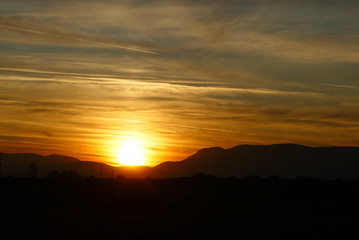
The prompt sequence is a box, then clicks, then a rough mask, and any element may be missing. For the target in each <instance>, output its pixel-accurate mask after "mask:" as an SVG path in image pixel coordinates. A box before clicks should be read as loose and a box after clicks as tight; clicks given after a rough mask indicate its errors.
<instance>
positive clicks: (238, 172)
mask: <svg viewBox="0 0 359 240" xmlns="http://www.w3.org/2000/svg"><path fill="white" fill-rule="evenodd" d="M2 158H3V169H2V172H3V176H9V175H11V176H29V175H31V174H35V173H36V174H38V175H39V176H40V177H42V176H47V174H48V173H49V172H50V171H52V170H55V171H58V172H59V173H61V172H64V171H76V172H77V173H79V174H81V175H83V176H90V175H92V176H95V177H115V176H117V175H122V176H124V177H158V178H167V177H184V176H193V175H195V174H197V173H205V174H210V175H215V176H218V177H231V176H234V177H244V176H250V175H258V176H263V177H266V176H271V175H276V176H279V177H287V178H293V177H297V176H309V177H315V178H322V179H334V178H343V179H353V178H359V147H307V146H303V145H298V144H274V145H239V146H236V147H233V148H229V149H223V148H220V147H212V148H204V149H201V150H199V151H197V152H196V153H195V154H193V155H192V156H189V157H188V158H186V159H184V160H182V161H178V162H164V163H161V164H159V165H157V166H155V167H152V168H151V167H112V166H109V165H106V164H102V163H98V162H87V161H80V160H79V159H76V158H72V157H67V156H61V155H50V156H41V155H37V154H27V153H23V154H7V153H3V154H2ZM31 164H33V165H31ZM34 164H35V165H34ZM31 166H32V167H31ZM31 168H32V169H31ZM34 168H36V169H34ZM35 170H36V171H35Z"/></svg>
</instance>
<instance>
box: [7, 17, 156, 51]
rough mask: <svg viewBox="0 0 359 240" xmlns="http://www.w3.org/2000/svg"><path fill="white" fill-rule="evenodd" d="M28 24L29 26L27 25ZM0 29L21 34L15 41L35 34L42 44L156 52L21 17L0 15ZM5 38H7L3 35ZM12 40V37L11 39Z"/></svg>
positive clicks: (25, 39)
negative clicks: (63, 29)
mask: <svg viewBox="0 0 359 240" xmlns="http://www.w3.org/2000/svg"><path fill="white" fill-rule="evenodd" d="M27 25H30V28H29V27H27ZM0 29H2V30H3V31H4V30H5V31H11V32H13V31H14V32H19V33H21V34H23V35H24V36H22V37H21V38H17V41H20V42H21V41H25V42H27V41H29V38H31V37H33V36H36V37H40V38H43V41H42V42H41V43H42V44H51V42H49V40H50V41H52V43H53V44H56V43H57V44H72V43H77V46H81V45H85V46H94V47H104V48H119V49H124V50H130V51H137V52H143V53H150V54H158V53H157V52H154V51H150V50H147V49H149V48H148V47H144V46H136V45H134V44H128V43H127V44H126V43H118V42H112V41H108V40H104V39H99V38H96V37H93V36H86V35H78V34H74V33H71V32H69V31H67V32H65V31H59V28H57V30H58V31H54V30H52V31H51V30H50V28H46V27H43V26H41V25H40V24H39V23H37V22H34V21H31V19H30V22H29V21H28V19H26V18H25V19H23V18H22V17H5V18H4V17H2V18H0ZM5 40H9V39H7V38H6V37H5ZM11 40H12V41H14V39H11Z"/></svg>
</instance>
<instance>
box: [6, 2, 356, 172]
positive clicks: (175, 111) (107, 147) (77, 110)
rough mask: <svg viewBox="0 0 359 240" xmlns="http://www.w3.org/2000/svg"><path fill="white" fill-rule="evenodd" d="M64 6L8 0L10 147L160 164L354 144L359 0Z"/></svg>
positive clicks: (114, 162)
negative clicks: (255, 148)
mask: <svg viewBox="0 0 359 240" xmlns="http://www.w3.org/2000/svg"><path fill="white" fill-rule="evenodd" d="M65 2H66V4H65ZM65 2H64V3H62V2H61V1H58V2H57V4H53V1H47V0H36V1H20V0H2V1H0V9H1V10H2V12H1V13H0V49H1V53H2V54H1V56H0V116H1V118H0V148H1V149H0V150H1V151H3V152H33V153H39V154H54V153H56V154H63V155H69V156H74V157H77V158H79V159H81V160H86V161H98V162H105V163H108V164H112V165H146V166H155V165H157V164H159V163H161V162H163V161H178V160H183V159H185V158H186V157H187V156H189V155H190V154H193V153H194V152H195V151H196V150H198V149H199V148H203V147H211V146H220V147H223V148H229V147H232V146H234V145H238V144H272V143H279V142H293V143H299V144H304V145H312V146H321V145H358V139H359V131H358V129H359V125H358V122H359V112H358V109H359V98H358V96H359V86H358V78H359V67H358V66H359V60H358V59H359V57H358V56H359V55H358V52H359V51H358V49H359V46H358V36H359V32H358V29H359V24H358V21H357V15H358V14H357V13H356V12H355V11H354V10H353V9H358V3H356V2H355V1H348V2H346V3H343V2H340V3H339V1H329V2H328V1H324V0H320V1H315V3H312V2H310V3H309V2H308V1H304V0H298V1H295V2H286V3H285V4H283V1H278V0H275V1H273V2H272V1H271V2H270V3H269V2H268V1H265V0H258V1H246V0H238V1H224V2H223V1H212V0H208V1H196V4H193V2H192V1H163V0H154V1H144V0H132V1H117V0H111V1H107V0H105V1H103V0H101V1H100V0H93V1H91V3H89V1H87V2H86V1H65ZM144 3H146V4H144ZM69 9H71V11H69ZM83 9H86V11H83ZM214 13H215V14H214ZM334 13H335V14H334ZM154 53H158V54H154ZM74 146H76V147H74Z"/></svg>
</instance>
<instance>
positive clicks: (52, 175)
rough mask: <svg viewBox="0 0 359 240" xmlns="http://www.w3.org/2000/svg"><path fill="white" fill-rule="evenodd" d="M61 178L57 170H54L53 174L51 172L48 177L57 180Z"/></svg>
mask: <svg viewBox="0 0 359 240" xmlns="http://www.w3.org/2000/svg"><path fill="white" fill-rule="evenodd" d="M59 176H60V174H59V172H58V171H56V170H52V171H51V172H49V174H48V175H47V177H48V178H50V179H56V178H58V177H59Z"/></svg>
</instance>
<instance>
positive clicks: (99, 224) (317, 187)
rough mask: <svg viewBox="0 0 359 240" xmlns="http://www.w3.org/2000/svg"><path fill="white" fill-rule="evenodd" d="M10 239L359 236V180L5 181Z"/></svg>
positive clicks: (0, 182) (69, 177) (66, 177)
mask: <svg viewBox="0 0 359 240" xmlns="http://www.w3.org/2000/svg"><path fill="white" fill-rule="evenodd" d="M0 191H1V193H2V194H1V199H0V203H1V220H2V225H1V236H2V239H29V238H31V239H277V238H279V237H283V238H286V239H320V238H328V239H356V238H357V237H358V232H357V226H358V224H359V181H358V180H347V181H343V180H339V179H337V180H327V181H323V180H319V179H312V178H306V177H297V178H295V179H291V180H289V179H281V178H278V177H274V176H272V177H268V178H261V177H258V176H249V177H244V178H217V177H214V176H210V175H205V174H197V175H195V176H193V177H183V178H172V179H126V178H124V177H117V178H113V179H100V178H83V177H81V176H80V175H78V174H76V173H75V172H67V173H65V174H62V175H56V174H52V175H51V176H49V177H48V178H43V179H35V178H13V177H7V178H2V179H0ZM353 234H354V235H353Z"/></svg>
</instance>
